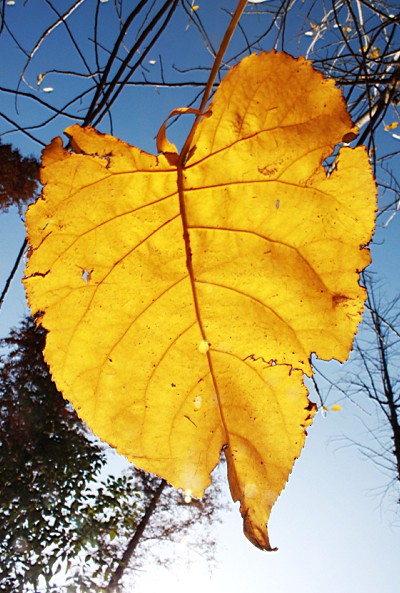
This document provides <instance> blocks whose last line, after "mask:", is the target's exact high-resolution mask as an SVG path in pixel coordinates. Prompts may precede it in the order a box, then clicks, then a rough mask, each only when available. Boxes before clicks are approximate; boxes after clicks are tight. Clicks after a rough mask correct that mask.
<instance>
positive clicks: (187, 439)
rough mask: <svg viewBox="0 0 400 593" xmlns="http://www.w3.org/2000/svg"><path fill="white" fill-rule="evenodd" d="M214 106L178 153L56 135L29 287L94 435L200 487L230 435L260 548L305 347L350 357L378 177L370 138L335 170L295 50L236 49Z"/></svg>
mask: <svg viewBox="0 0 400 593" xmlns="http://www.w3.org/2000/svg"><path fill="white" fill-rule="evenodd" d="M207 115H208V116H207V117H205V118H203V120H202V121H201V123H200V125H199V126H198V128H197V130H196V133H195V136H194V138H193V141H192V145H191V149H190V151H189V157H188V159H187V161H186V163H184V164H182V165H179V158H178V156H177V155H175V156H174V154H172V153H171V152H168V154H166V155H163V154H160V155H159V156H153V155H151V154H147V153H144V152H142V151H140V150H139V149H137V148H134V147H131V146H129V145H127V144H124V143H123V142H121V141H119V140H117V139H115V138H113V137H111V136H106V135H101V134H99V133H98V132H96V131H95V130H93V129H90V128H85V129H82V128H80V127H79V126H72V127H71V128H69V129H68V130H67V131H66V133H67V135H68V136H69V138H70V146H71V150H67V149H65V148H63V146H62V142H61V139H60V138H56V139H55V140H54V141H53V142H52V143H51V144H50V146H49V147H48V148H47V149H46V150H45V151H44V156H43V183H44V184H45V189H44V192H43V196H42V198H41V199H40V200H39V201H38V202H37V204H36V205H34V206H33V207H31V208H30V209H29V212H28V215H27V227H28V235H29V243H30V247H31V253H30V260H29V263H28V267H27V274H26V275H27V278H26V280H25V284H26V288H27V292H28V297H29V302H30V305H31V307H32V310H33V311H34V312H37V311H41V312H43V318H42V323H43V325H44V326H45V327H46V329H47V330H48V331H49V334H48V338H47V346H46V352H45V355H46V359H47V361H48V362H49V364H50V367H51V371H52V373H53V376H54V379H55V380H56V382H57V386H58V388H59V389H60V390H61V391H62V392H63V393H64V396H65V397H66V398H67V399H69V400H71V402H72V403H73V405H74V406H75V408H76V409H77V410H78V412H79V414H80V415H81V416H82V418H83V419H84V420H85V421H86V422H87V423H88V424H89V426H90V427H91V428H92V429H93V430H94V432H95V433H96V434H98V435H99V436H100V437H101V438H102V439H104V440H106V441H108V442H109V443H110V444H111V445H113V446H115V447H116V448H117V449H118V450H119V451H120V452H121V453H122V454H124V455H125V456H126V457H127V458H128V459H129V460H131V461H133V462H134V463H135V464H136V465H137V466H139V467H141V468H143V469H144V470H146V471H149V472H153V473H156V474H159V475H160V476H163V477H164V478H166V479H167V480H168V481H169V482H171V483H172V484H173V485H174V486H175V487H177V488H182V489H183V490H184V491H185V492H187V493H189V495H191V496H196V497H197V496H201V495H202V493H203V491H204V488H205V487H207V485H208V484H209V474H210V471H211V470H212V469H213V468H214V466H215V465H216V464H217V463H218V460H219V455H220V451H221V449H222V448H225V455H226V458H227V462H228V474H229V483H230V488H231V492H232V496H233V498H234V499H235V500H240V504H241V512H242V515H243V517H244V523H245V532H246V535H247V536H248V537H249V539H250V540H251V541H252V542H253V543H254V544H255V545H257V546H259V547H261V548H266V549H269V548H270V544H269V540H268V535H267V531H266V527H265V526H266V523H267V520H268V517H269V514H270V510H271V507H272V505H273V504H274V502H275V500H276V498H277V496H278V495H279V493H280V492H281V490H282V488H283V487H284V485H285V483H286V481H287V478H288V475H289V473H290V471H291V469H292V466H293V463H294V460H295V459H296V458H297V457H298V455H299V454H300V451H301V448H302V446H303V443H304V439H305V428H306V427H307V426H308V425H309V424H310V423H311V420H312V416H313V414H314V409H313V406H312V405H311V404H310V403H309V401H308V398H307V391H306V388H305V387H304V385H303V374H304V373H305V374H307V375H311V373H312V371H311V367H310V356H311V354H312V353H313V352H315V353H316V354H317V355H318V356H319V357H321V358H323V359H330V358H333V357H334V358H336V359H338V360H340V361H343V360H345V359H346V358H347V356H348V353H349V349H350V348H351V343H352V339H353V335H354V332H355V331H356V328H357V324H358V323H359V321H360V317H361V312H362V308H363V302H364V290H363V289H362V288H360V286H359V284H358V277H359V271H360V270H362V269H363V268H364V267H365V266H366V265H367V264H368V263H369V252H368V250H367V249H365V248H364V247H363V246H365V245H366V244H368V242H369V241H370V238H371V234H372V229H373V222H374V210H375V186H374V182H373V179H372V175H371V171H370V167H369V163H368V157H367V154H366V152H365V150H364V149H363V148H357V149H355V150H353V149H350V148H343V149H342V150H341V151H340V154H339V157H338V159H337V161H336V167H335V169H334V170H333V172H332V173H331V175H330V176H329V177H328V176H327V174H326V172H325V169H324V167H323V166H322V164H321V163H322V162H323V161H324V160H325V159H326V158H327V157H328V156H329V155H330V154H331V153H332V151H333V149H334V147H335V146H336V145H337V144H338V143H340V142H341V141H342V139H345V140H348V139H349V138H350V137H352V136H354V134H353V132H352V124H351V121H350V119H349V117H348V115H347V113H346V110H345V106H344V103H343V100H342V98H341V95H340V93H339V91H338V90H336V89H335V87H334V84H333V82H332V81H328V80H325V79H324V78H323V77H322V76H321V75H320V74H317V73H316V72H315V71H313V69H312V67H311V65H310V63H308V62H307V61H305V60H303V59H298V60H295V59H293V58H291V57H289V56H288V55H286V54H276V53H274V52H272V53H269V54H261V55H259V56H256V55H252V56H251V57H249V58H246V59H244V60H243V61H242V62H241V63H240V64H239V65H238V66H236V67H235V68H233V69H232V70H231V71H230V72H229V73H228V74H227V76H226V77H225V79H224V81H223V82H222V83H221V85H220V88H219V89H218V91H217V93H216V95H215V98H214V101H213V103H212V105H211V107H210V110H209V112H208V114H207ZM164 140H165V142H167V141H166V139H164ZM161 144H162V142H161ZM166 145H168V151H172V152H173V150H174V146H173V145H172V144H170V143H167V144H166ZM170 163H171V164H170Z"/></svg>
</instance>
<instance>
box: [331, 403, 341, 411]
mask: <svg viewBox="0 0 400 593" xmlns="http://www.w3.org/2000/svg"><path fill="white" fill-rule="evenodd" d="M330 411H331V412H341V411H342V406H339V404H333V406H332V407H331V410H330Z"/></svg>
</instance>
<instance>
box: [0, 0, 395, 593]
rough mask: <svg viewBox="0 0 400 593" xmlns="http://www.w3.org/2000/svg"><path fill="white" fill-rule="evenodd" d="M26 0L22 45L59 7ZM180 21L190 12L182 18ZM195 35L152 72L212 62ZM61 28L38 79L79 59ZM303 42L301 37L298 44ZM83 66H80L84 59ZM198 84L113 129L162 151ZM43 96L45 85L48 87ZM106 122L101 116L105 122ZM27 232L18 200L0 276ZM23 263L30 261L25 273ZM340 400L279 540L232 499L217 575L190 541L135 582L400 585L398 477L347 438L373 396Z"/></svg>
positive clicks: (131, 96)
mask: <svg viewBox="0 0 400 593" xmlns="http://www.w3.org/2000/svg"><path fill="white" fill-rule="evenodd" d="M199 4H200V9H199V10H202V11H203V14H204V13H205V12H206V11H207V10H209V5H210V2H207V1H204V2H203V3H202V2H200V3H199ZM219 4H221V6H225V7H231V5H232V3H231V2H227V1H226V2H220V3H219ZM21 5H22V0H21V1H19V2H18V0H17V2H16V5H15V6H14V7H13V10H14V9H15V14H14V15H13V14H12V13H11V7H10V10H9V14H10V18H14V19H15V23H17V20H18V19H20V20H19V21H18V26H17V25H16V27H17V28H16V30H19V31H20V34H21V37H20V38H21V39H23V41H24V44H25V46H26V47H30V46H31V45H32V43H34V42H35V41H36V39H37V31H39V30H41V28H43V23H46V22H50V21H51V18H53V17H50V16H49V15H48V12H47V11H45V10H44V9H43V6H42V5H41V8H40V9H38V10H35V9H32V12H31V13H30V18H29V19H26V18H24V19H21V17H20V16H19V13H18V10H20V8H21ZM36 6H37V5H36ZM104 9H107V10H108V9H109V8H106V7H104ZM84 10H86V9H84ZM83 14H84V13H83ZM79 18H80V19H82V18H83V17H82V16H79V15H78V16H77V21H76V27H78V30H79V26H80V25H79V21H78V19H79ZM250 18H253V22H254V23H255V24H254V27H258V26H260V19H261V18H262V17H260V16H255V15H253V17H250V16H247V17H246V19H250ZM46 19H47V20H46ZM256 19H257V21H256ZM226 23H227V17H226V15H225V13H220V16H219V20H215V21H212V20H210V22H209V23H208V25H209V31H210V37H211V39H212V41H213V42H215V43H216V44H217V43H218V39H219V38H220V34H221V30H222V29H223V27H224V26H225V24H226ZM184 24H185V23H184V20H182V22H180V25H181V26H182V25H184ZM250 26H253V25H252V24H251V25H250ZM18 27H19V29H18ZM82 29H83V30H84V24H83V21H82ZM182 29H183V30H184V29H185V27H184V26H183V27H182ZM194 36H195V34H194V32H193V30H192V29H191V28H189V29H188V30H186V31H185V32H184V33H182V35H181V36H175V37H174V38H173V41H172V42H171V40H169V42H168V43H167V42H166V43H165V44H163V45H162V46H161V47H160V48H159V49H158V50H157V51H154V53H153V54H151V55H149V57H148V58H149V59H148V64H147V67H148V73H147V76H148V78H149V79H151V77H152V73H153V72H155V75H157V76H158V74H159V68H160V56H161V57H162V61H163V63H164V64H165V66H166V65H167V64H168V66H171V65H172V64H173V63H176V64H177V65H179V67H180V68H185V67H189V66H195V65H200V64H201V63H203V61H204V60H205V61H207V60H208V62H209V63H210V56H209V54H208V52H206V51H205V50H204V49H201V50H200V49H199V53H198V54H197V53H196V54H194V51H195V50H194V49H193V48H191V44H192V42H193V39H194ZM56 39H57V38H55V40H54V42H53V41H51V40H50V41H49V43H48V45H45V46H44V47H43V49H42V50H41V52H38V55H37V58H36V59H35V61H34V62H33V63H32V66H31V67H30V69H29V70H28V72H27V76H28V80H29V81H30V82H31V83H32V84H34V83H35V80H36V77H37V75H38V74H39V73H42V72H43V71H44V70H45V69H47V68H51V67H53V68H54V67H56V66H57V67H61V65H66V64H71V60H72V64H74V62H73V60H75V59H76V57H73V56H74V54H73V53H72V52H71V53H70V54H68V53H67V52H66V51H65V50H63V47H64V46H63V45H62V44H60V42H59V41H56ZM237 42H238V40H237ZM302 44H303V41H301V43H300V49H301V47H302ZM88 47H89V45H88ZM196 47H197V46H196ZM199 47H200V46H199ZM293 47H295V45H293ZM296 47H297V46H296ZM188 48H190V49H189V50H188ZM5 50H6V51H7V55H9V56H10V59H7V60H6V61H5V63H4V70H3V73H2V75H1V85H4V86H6V85H10V86H11V85H12V84H13V81H15V80H16V78H17V77H18V75H19V73H20V71H21V67H22V65H23V60H22V59H21V56H20V55H18V53H17V52H15V51H14V49H13V44H12V43H11V42H10V40H9V39H8V40H7V42H6V45H5ZM3 51H4V50H3ZM3 55H4V54H3ZM194 56H195V58H194ZM153 62H154V63H153ZM75 66H76V67H78V66H79V64H78V61H77V62H76V63H75ZM168 72H170V71H169V70H168ZM196 76H197V74H196ZM199 77H201V73H200V74H199ZM74 84H75V83H74V82H73V81H71V79H68V78H67V79H62V78H60V77H58V76H52V75H49V76H48V78H46V85H49V86H51V87H52V88H53V89H54V90H53V91H52V100H53V101H54V103H55V104H57V103H58V102H59V101H61V100H62V99H63V97H65V96H66V95H68V93H70V94H71V96H72V94H73V93H74V92H75V88H74ZM23 88H25V89H26V87H23ZM192 94H193V92H192V90H185V89H183V90H182V91H181V93H180V94H179V95H178V94H177V92H175V91H171V90H165V89H158V90H154V89H153V88H147V89H143V88H137V87H136V88H134V89H131V90H128V91H127V92H126V93H125V94H124V96H123V97H122V98H121V100H120V101H119V103H118V105H117V106H116V109H115V118H114V124H115V125H114V132H115V134H116V135H118V136H119V137H121V138H122V139H124V140H127V141H130V142H132V143H135V144H137V145H138V146H139V147H141V148H143V149H145V150H148V151H154V150H155V143H154V135H155V133H156V131H157V129H158V127H159V125H161V123H162V121H163V119H164V118H165V117H167V115H168V113H169V112H170V111H171V110H172V109H173V108H174V107H178V106H184V105H186V104H187V103H188V101H189V100H190V97H191V96H192ZM38 96H41V97H44V95H43V92H41V94H40V95H38ZM44 98H47V97H44ZM3 100H4V104H3V106H2V109H3V110H4V111H5V112H7V113H11V112H12V111H13V108H14V107H13V100H12V98H11V97H10V98H7V99H4V96H2V101H3ZM76 112H77V113H78V112H79V109H77V111H76ZM42 113H43V111H42V110H41V109H39V108H38V107H37V106H34V105H33V103H32V102H31V101H21V103H20V106H19V114H18V115H15V114H14V117H15V119H16V118H17V117H18V118H19V119H18V121H20V122H21V123H22V124H24V125H26V124H28V123H31V122H33V123H35V122H40V121H41V118H42ZM68 123H72V121H67V120H65V119H60V120H55V122H54V123H52V124H51V125H48V126H46V127H43V128H41V129H39V130H37V131H35V134H37V135H38V137H39V138H40V139H41V140H42V141H43V142H45V143H47V142H49V141H50V140H51V138H52V137H53V136H54V135H57V134H61V133H62V130H63V128H64V127H65V125H67V124H68ZM0 125H1V126H2V129H3V131H6V130H7V129H8V127H7V124H6V123H5V122H3V123H1V124H0ZM106 125H107V122H106V121H104V123H103V127H105V126H106ZM185 125H186V124H182V126H183V127H180V128H178V127H177V126H176V127H174V128H173V130H172V131H171V136H172V139H174V140H177V141H179V139H181V138H182V137H183V134H184V132H183V130H184V128H185ZM379 140H380V141H381V142H382V144H383V143H387V146H388V150H394V147H395V145H396V142H397V143H398V142H399V140H396V139H395V138H393V137H392V136H391V135H390V134H387V133H384V132H382V134H381V135H380V136H379ZM3 141H4V142H10V141H12V142H14V144H15V145H16V146H20V147H21V150H22V151H23V152H24V153H30V152H35V153H36V154H38V152H39V150H40V146H39V145H38V144H35V143H32V142H31V141H29V140H28V139H26V138H24V137H23V136H22V135H21V134H19V133H13V134H10V135H6V136H4V137H3ZM387 219H388V217H387V218H386V219H384V218H382V219H381V220H380V224H381V225H382V224H384V223H385V222H386V220H387ZM399 231H400V218H399V217H398V216H397V217H395V218H394V219H393V220H392V221H391V222H390V224H389V225H388V227H387V228H379V229H378V230H377V232H376V235H375V238H374V241H373V245H372V256H373V264H372V267H371V269H372V270H373V271H374V272H376V274H377V276H378V277H379V280H380V282H381V286H382V291H383V294H384V295H387V296H390V297H393V296H395V295H396V294H398V293H399V291H400V274H399V264H398V260H399V253H400V251H399V248H400V232H399ZM23 237H24V228H23V224H22V222H21V221H20V218H19V215H18V213H17V212H15V211H12V212H10V213H9V214H7V215H4V214H2V215H1V216H0V254H1V261H0V288H2V287H3V285H4V281H5V279H6V277H7V275H8V272H9V270H10V268H11V266H12V263H13V261H14V258H15V256H16V254H17V253H18V251H19V248H20V245H21V243H22V240H23ZM22 267H23V266H21V268H22ZM21 275H22V269H20V271H19V278H20V277H21ZM19 278H16V279H15V281H14V283H13V285H12V289H11V290H10V292H9V294H8V296H7V299H6V302H5V304H4V306H3V308H2V310H1V312H0V335H5V334H6V333H7V331H8V328H9V327H10V325H13V324H15V323H17V322H18V320H19V319H21V318H22V316H23V315H24V314H25V313H26V305H25V299H24V293H23V289H22V286H21V284H20V280H19ZM329 372H332V373H337V370H336V367H335V368H334V370H332V367H329ZM335 376H336V375H335V374H333V377H335ZM335 397H336V395H335V394H334V393H332V396H331V399H330V403H331V404H333V403H335V401H336V400H335ZM340 404H341V405H342V407H343V409H342V411H341V412H337V413H329V414H328V415H327V416H326V417H325V418H324V417H323V416H322V415H321V414H318V415H317V417H316V420H315V422H314V425H313V426H312V427H311V428H310V429H309V437H308V440H307V443H306V447H305V449H304V451H303V454H302V457H301V459H300V460H298V461H297V463H296V465H295V469H294V471H293V474H292V476H291V478H290V480H289V483H288V485H287V487H286V489H285V491H284V492H283V493H282V495H281V497H280V499H279V500H278V502H277V504H276V506H275V508H274V510H273V513H272V518H271V522H270V526H269V530H270V536H271V540H272V544H273V545H276V546H277V547H278V548H279V550H278V552H276V553H270V554H268V553H262V552H260V551H258V550H256V549H255V548H253V547H252V546H251V544H250V543H248V542H247V540H246V539H245V538H244V536H243V534H242V528H241V519H240V516H239V513H238V510H237V509H235V511H234V512H226V513H225V515H224V522H223V524H222V525H221V526H220V527H217V528H216V537H217V538H218V542H219V544H220V545H219V551H218V556H217V566H216V568H215V569H214V571H213V573H212V574H211V576H210V574H209V573H208V570H207V566H206V565H205V563H204V561H202V559H201V558H199V556H198V555H197V554H196V553H194V554H192V555H189V552H188V551H187V550H186V548H185V545H184V543H182V544H181V546H180V556H181V559H180V560H179V561H177V563H176V565H175V566H171V567H170V568H169V569H168V570H167V571H163V569H159V568H157V567H156V566H155V565H154V566H153V565H149V566H145V568H144V571H143V573H141V574H140V575H139V577H138V581H137V590H146V592H147V593H153V591H154V593H155V592H156V591H157V592H158V591H159V586H160V578H162V582H163V585H164V590H165V591H174V592H175V593H184V592H185V593H186V592H191V593H198V592H199V593H200V591H204V589H206V590H207V591H209V592H210V593H214V592H215V593H216V592H217V591H218V592H219V591H229V592H230V593H245V592H246V591H248V590H252V589H255V588H259V589H260V590H261V591H264V590H265V591H271V592H273V593H297V592H300V593H301V592H303V591H304V592H306V591H307V593H322V592H323V593H334V592H335V593H337V592H340V593H354V592H357V591H362V592H363V593H376V591H382V592H384V593H398V558H399V552H400V515H399V513H398V509H397V506H396V504H395V499H394V498H393V495H391V494H390V493H389V494H388V495H387V496H384V492H385V488H386V485H387V484H388V481H389V479H390V478H389V476H388V475H385V474H382V473H381V471H379V470H378V468H377V467H375V466H374V465H373V464H372V463H371V462H369V461H368V460H367V459H365V458H364V457H363V455H362V453H361V452H360V450H359V449H358V448H357V447H356V446H355V445H352V444H351V443H350V439H352V440H354V441H357V442H360V443H365V444H368V443H369V439H370V435H369V434H368V430H367V429H366V427H365V423H367V424H371V423H373V420H374V414H375V412H374V410H373V408H372V407H371V406H369V404H368V403H367V402H366V403H365V407H366V408H367V414H365V413H364V412H363V411H362V410H361V409H360V408H359V407H358V406H356V405H355V404H353V403H352V402H350V401H342V400H341V401H340ZM187 561H190V563H189V564H188V563H187Z"/></svg>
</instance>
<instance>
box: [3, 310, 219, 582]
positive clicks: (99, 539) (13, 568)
mask: <svg viewBox="0 0 400 593" xmlns="http://www.w3.org/2000/svg"><path fill="white" fill-rule="evenodd" d="M44 341H45V331H44V330H43V328H41V327H36V324H35V322H34V320H33V319H32V318H27V319H25V320H24V321H23V322H22V323H21V325H20V327H18V328H17V329H13V330H11V332H10V335H9V336H8V337H7V338H5V339H3V340H1V342H0V347H2V348H3V354H2V355H0V591H1V592H2V593H3V592H4V593H16V592H17V591H18V592H19V593H25V592H28V591H29V592H30V591H34V590H35V591H36V590H37V589H40V590H41V591H42V590H45V587H46V590H48V591H51V592H52V593H55V592H56V591H59V590H60V591H61V589H59V587H57V586H56V585H54V580H53V577H54V575H56V574H57V572H59V571H61V573H62V574H65V579H66V583H67V584H68V591H70V592H76V593H78V592H79V593H83V592H90V593H92V592H94V591H96V592H100V591H106V590H107V583H108V582H109V581H110V579H111V578H112V575H113V574H114V572H115V571H116V569H117V568H118V567H119V566H120V561H121V558H122V557H123V554H124V551H125V550H126V549H127V547H128V545H129V542H130V541H131V540H132V538H133V537H134V536H135V533H136V529H137V526H138V524H139V523H140V521H141V520H142V517H143V516H144V514H145V512H146V509H147V507H148V504H149V501H150V500H151V499H152V497H153V495H154V492H155V491H156V489H157V488H158V486H159V480H158V479H157V478H154V477H152V476H149V475H148V474H145V473H143V472H139V471H137V470H135V468H133V466H131V467H130V468H129V469H128V470H127V471H126V472H122V473H120V474H119V475H117V476H114V475H107V473H106V470H107V467H106V462H107V457H109V456H107V449H106V448H105V447H104V446H103V445H100V444H99V442H98V441H96V440H95V439H94V438H93V437H92V436H91V435H90V434H89V432H88V430H87V428H86V426H85V425H84V424H83V423H82V422H81V421H80V420H79V418H78V417H77V415H76V414H75V412H74V411H73V410H72V408H71V407H70V405H69V404H68V403H67V402H66V401H65V400H64V399H63V397H62V396H61V394H60V393H59V392H58V391H57V389H56V387H55V385H54V383H53V382H52V380H51V377H50V374H49V371H48V368H47V365H46V363H45V361H44V359H43V354H42V348H43V345H44ZM108 450H109V449H108ZM219 500H220V496H219V489H218V485H214V486H213V487H212V488H211V489H210V491H209V493H208V494H207V495H206V497H205V499H204V500H203V501H201V502H200V501H193V503H192V504H190V505H185V504H183V500H182V497H181V495H180V494H179V493H176V492H175V491H174V490H173V489H172V488H170V487H168V488H166V489H165V492H164V493H163V496H162V498H161V499H160V501H159V504H158V505H157V509H156V511H155V512H154V514H153V516H152V521H151V524H150V525H149V526H148V527H147V528H146V537H144V538H141V551H142V554H140V557H138V558H136V561H135V566H137V565H138V564H142V563H143V561H144V558H145V557H147V558H148V557H149V554H151V548H152V545H151V543H150V545H149V546H148V547H146V539H147V540H148V541H150V542H151V541H154V539H155V538H156V539H157V540H158V541H159V542H160V541H163V540H165V541H168V543H170V542H171V541H179V540H180V539H181V538H182V536H183V535H187V534H188V533H189V531H192V532H193V531H194V532H196V529H195V530H193V527H198V528H199V529H198V531H197V535H196V537H195V545H196V547H197V548H198V549H202V550H203V552H204V554H205V555H206V556H207V557H209V558H212V556H213V552H214V541H213V539H212V537H210V532H209V527H210V525H211V524H212V522H213V520H215V518H216V515H217V507H218V505H219V504H220V503H219ZM199 534H200V535H199ZM203 552H202V553H203ZM62 590H64V589H62Z"/></svg>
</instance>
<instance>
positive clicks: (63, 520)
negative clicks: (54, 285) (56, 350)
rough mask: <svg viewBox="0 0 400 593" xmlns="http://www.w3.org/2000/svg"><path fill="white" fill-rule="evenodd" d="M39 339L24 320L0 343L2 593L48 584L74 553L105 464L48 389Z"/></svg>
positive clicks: (63, 404) (31, 324)
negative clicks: (60, 564)
mask: <svg viewBox="0 0 400 593" xmlns="http://www.w3.org/2000/svg"><path fill="white" fill-rule="evenodd" d="M44 338H45V335H44V331H43V330H42V329H40V328H38V329H36V328H35V323H34V321H33V320H32V319H27V320H25V321H24V322H23V323H22V324H21V327H20V328H19V329H18V330H12V331H11V333H10V335H9V337H8V338H6V339H4V340H2V343H1V345H2V346H3V348H4V347H8V348H9V350H8V351H7V352H6V354H4V355H2V356H1V358H0V406H1V407H0V489H1V503H0V557H1V570H0V585H1V586H2V587H3V588H4V587H5V590H7V591H13V590H24V589H23V587H24V583H27V582H31V583H32V584H34V585H36V583H37V579H38V577H39V575H42V576H43V577H45V578H46V579H49V578H50V577H51V575H52V574H53V572H55V570H56V566H55V563H56V561H57V560H63V559H68V558H69V557H70V556H72V555H74V554H75V553H76V552H77V550H78V549H79V546H80V545H81V541H82V537H83V534H82V535H78V534H79V531H80V529H79V523H82V524H84V522H85V514H84V513H82V512H83V511H84V510H85V507H86V515H87V514H88V511H89V508H88V503H89V500H90V499H89V498H88V496H89V494H88V484H89V482H90V481H92V480H93V479H94V478H95V477H96V475H97V474H98V472H99V470H100V468H101V467H102V465H103V463H104V460H105V457H104V453H103V451H102V449H101V447H100V446H99V445H98V444H96V443H94V442H92V440H91V439H90V437H89V435H88V434H87V432H86V430H85V428H84V427H83V425H82V424H81V422H80V421H79V420H78V418H77V416H76V414H75V412H73V411H72V409H71V408H70V407H69V405H68V404H67V403H66V402H65V400H64V399H63V398H62V396H61V394H60V393H59V392H58V391H57V389H56V387H55V385H54V383H53V382H52V381H51V378H50V375H49V373H48V370H47V367H46V365H45V363H44V360H43V355H42V346H43V343H44ZM78 517H79V519H78ZM72 532H75V537H71V533H72ZM84 537H87V534H85V536H84ZM21 587H22V589H21ZM3 590H4V589H3Z"/></svg>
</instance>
